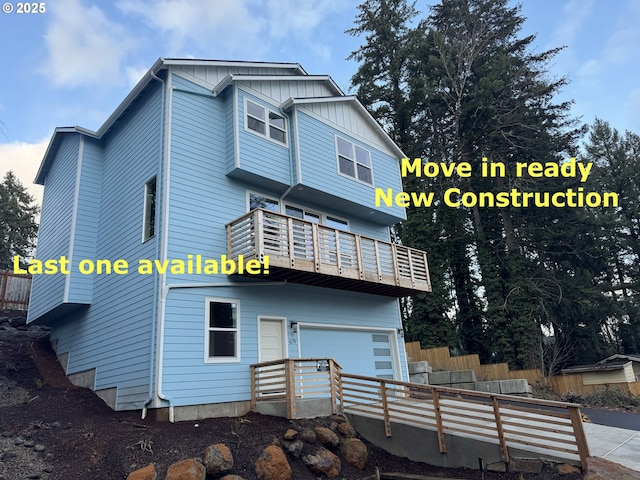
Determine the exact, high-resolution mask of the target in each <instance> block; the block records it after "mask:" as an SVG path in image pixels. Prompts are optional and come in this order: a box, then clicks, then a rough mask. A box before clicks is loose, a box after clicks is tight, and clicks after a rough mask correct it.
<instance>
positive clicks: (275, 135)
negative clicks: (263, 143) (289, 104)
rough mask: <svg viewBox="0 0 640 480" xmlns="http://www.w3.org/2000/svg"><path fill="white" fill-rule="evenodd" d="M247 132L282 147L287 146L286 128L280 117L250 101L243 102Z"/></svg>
mask: <svg viewBox="0 0 640 480" xmlns="http://www.w3.org/2000/svg"><path fill="white" fill-rule="evenodd" d="M245 112H246V117H247V121H246V123H245V125H246V127H247V129H248V130H251V131H252V132H254V133H257V134H259V135H262V136H265V137H267V138H269V139H271V140H274V141H276V142H278V143H281V144H283V145H286V144H287V126H286V122H285V119H284V117H283V116H282V115H278V114H277V113H276V112H272V111H271V110H269V109H267V108H265V107H263V106H262V105H258V104H257V103H254V102H252V101H250V100H247V101H246V102H245Z"/></svg>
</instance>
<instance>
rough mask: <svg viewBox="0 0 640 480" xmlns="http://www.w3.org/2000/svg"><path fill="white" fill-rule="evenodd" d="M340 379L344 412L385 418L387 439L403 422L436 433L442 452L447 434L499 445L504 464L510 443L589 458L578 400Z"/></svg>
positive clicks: (550, 453)
mask: <svg viewBox="0 0 640 480" xmlns="http://www.w3.org/2000/svg"><path fill="white" fill-rule="evenodd" d="M340 378H341V386H342V388H341V390H340V391H341V396H340V399H339V400H340V405H341V409H342V411H343V412H344V413H355V414H360V415H365V416H373V417H376V418H381V419H383V421H384V428H385V434H386V436H387V437H390V436H391V435H392V433H393V432H392V428H391V427H392V425H391V422H398V423H405V424H409V425H413V426H418V427H422V428H425V429H429V430H433V431H436V432H437V437H438V444H439V447H440V452H441V453H446V451H447V445H446V438H445V433H447V434H452V435H458V436H460V435H462V436H466V437H473V438H477V439H479V440H481V441H487V442H495V443H499V445H500V448H501V451H502V455H503V461H504V462H509V461H510V460H509V447H514V448H515V447H520V448H523V449H527V450H532V451H535V452H538V453H540V454H541V455H543V456H550V457H556V458H557V457H560V458H566V459H569V460H574V461H580V463H581V464H582V466H583V467H584V466H585V461H586V458H587V457H588V456H589V448H588V446H587V441H586V437H585V434H584V429H583V426H582V417H581V415H580V405H577V404H573V403H564V402H552V401H547V400H537V399H531V398H521V397H514V396H510V395H498V394H490V393H483V392H473V391H469V390H460V389H454V388H445V387H435V386H429V385H421V384H415V383H407V382H400V381H395V380H384V379H380V378H373V377H363V376H360V375H351V374H346V373H341V374H340Z"/></svg>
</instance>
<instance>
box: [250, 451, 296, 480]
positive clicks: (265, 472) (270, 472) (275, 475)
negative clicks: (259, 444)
mask: <svg viewBox="0 0 640 480" xmlns="http://www.w3.org/2000/svg"><path fill="white" fill-rule="evenodd" d="M254 466H255V469H256V475H257V478H258V480H289V479H290V478H291V475H292V471H291V465H289V462H288V461H287V457H286V455H285V454H284V452H283V451H282V448H280V447H279V446H277V445H269V446H268V447H267V448H265V449H264V451H263V452H262V454H261V455H260V458H258V460H256V463H255V465H254Z"/></svg>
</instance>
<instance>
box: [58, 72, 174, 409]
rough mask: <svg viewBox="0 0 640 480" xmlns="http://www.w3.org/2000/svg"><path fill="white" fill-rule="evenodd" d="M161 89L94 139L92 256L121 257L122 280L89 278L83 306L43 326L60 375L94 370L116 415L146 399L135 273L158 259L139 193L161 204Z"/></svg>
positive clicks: (148, 284)
mask: <svg viewBox="0 0 640 480" xmlns="http://www.w3.org/2000/svg"><path fill="white" fill-rule="evenodd" d="M162 100H163V95H162V89H161V88H160V85H159V83H158V84H156V85H152V86H150V88H148V89H147V90H146V91H145V92H144V93H143V94H141V97H140V98H139V99H138V101H137V103H136V106H135V107H133V109H132V110H131V111H130V112H129V113H128V115H127V116H126V117H125V118H124V119H122V120H121V121H120V122H119V123H118V124H116V126H115V127H114V128H113V129H112V131H110V132H109V133H108V134H107V135H106V136H105V138H103V139H102V142H101V143H102V163H103V175H102V190H101V196H100V221H99V225H98V232H97V237H98V241H97V248H96V251H95V258H97V259H109V260H111V261H115V260H117V259H125V260H127V262H128V264H129V273H128V274H126V275H116V274H111V275H93V282H94V293H93V301H92V304H91V306H90V307H89V308H88V309H86V310H83V311H80V312H77V313H76V314H74V315H73V316H72V317H70V318H65V319H63V320H61V321H59V322H54V323H53V324H52V325H51V339H52V340H53V341H57V353H58V355H61V354H63V353H68V363H67V374H68V375H70V374H74V373H79V372H84V371H89V370H94V369H95V385H94V388H95V390H102V389H108V388H113V387H116V386H117V399H116V409H117V410H127V409H138V408H142V407H143V405H144V404H145V402H146V401H147V400H148V399H149V396H150V385H149V382H150V378H151V375H152V370H151V369H152V365H153V363H152V362H153V359H152V358H151V351H152V348H151V345H152V342H154V339H153V338H152V332H153V324H154V321H155V314H156V308H155V307H156V301H157V296H156V294H157V290H158V285H157V277H156V276H155V275H140V274H138V273H137V265H138V261H139V260H140V259H155V258H157V257H158V253H159V251H158V239H159V236H160V231H159V229H160V228H161V224H162V222H161V221H160V217H159V215H160V210H161V209H160V208H156V232H155V236H154V237H152V238H151V239H149V240H147V241H146V242H144V243H143V242H142V227H143V210H144V187H145V183H146V182H148V181H149V180H150V179H151V178H152V177H154V176H156V178H157V181H158V189H157V205H158V206H159V205H161V202H162V198H161V188H160V185H161V183H162V182H161V178H160V171H161V162H162V136H161V133H162Z"/></svg>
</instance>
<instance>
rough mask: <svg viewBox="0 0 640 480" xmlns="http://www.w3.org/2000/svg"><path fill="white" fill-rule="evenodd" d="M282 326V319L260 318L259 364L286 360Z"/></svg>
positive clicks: (283, 322) (283, 320)
mask: <svg viewBox="0 0 640 480" xmlns="http://www.w3.org/2000/svg"><path fill="white" fill-rule="evenodd" d="M284 324H285V319H284V318H260V355H259V359H260V362H270V361H272V360H280V359H281V358H286V356H287V344H286V342H285V340H284Z"/></svg>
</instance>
